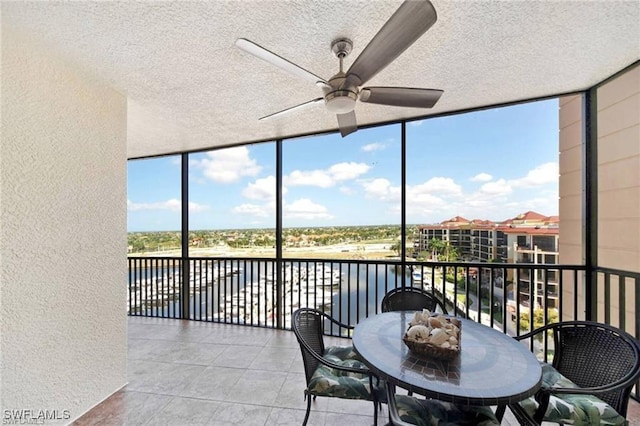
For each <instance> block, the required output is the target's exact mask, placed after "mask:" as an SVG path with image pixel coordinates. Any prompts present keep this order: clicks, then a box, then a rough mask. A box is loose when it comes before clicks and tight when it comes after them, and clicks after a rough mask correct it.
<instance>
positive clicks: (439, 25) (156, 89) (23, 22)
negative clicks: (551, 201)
mask: <svg viewBox="0 0 640 426" xmlns="http://www.w3.org/2000/svg"><path fill="white" fill-rule="evenodd" d="M400 3H401V2H400V1H397V0H393V1H390V0H384V1H370V0H366V1H356V0H351V1H342V2H338V1H325V0H313V1H304V0H295V1H286V2H285V1H224V2H223V1H205V2H200V1H199V2H148V1H144V2H133V1H127V2H102V1H100V2H6V1H3V2H2V6H1V7H2V25H3V28H4V27H5V26H7V27H8V28H10V29H11V30H13V31H19V32H20V33H22V34H24V35H26V36H28V37H31V38H32V39H34V40H36V41H38V42H40V43H43V44H44V45H45V46H47V47H48V48H49V49H50V50H51V51H53V52H56V53H57V54H59V55H61V56H62V57H63V58H65V59H66V60H67V61H69V62H70V63H73V64H75V65H76V66H78V67H80V68H81V69H83V70H84V71H86V72H88V73H91V74H93V75H96V76H97V77H98V78H100V79H102V80H105V81H107V82H109V83H110V84H112V85H113V86H114V87H115V88H116V89H117V90H118V91H120V92H122V93H123V94H125V95H126V96H127V97H128V105H129V109H128V128H129V130H128V156H129V157H130V158H135V157H142V156H150V155H158V154H164V153H172V152H179V151H183V150H196V149H203V148H208V147H214V146H225V145H233V144H238V143H246V142H252V141H261V140H269V139H275V138H277V137H286V136H292V135H300V134H308V133H313V132H320V131H327V130H333V129H336V128H337V123H336V118H335V116H333V115H331V114H330V113H328V112H327V111H325V109H324V106H323V105H322V104H317V105H316V106H314V107H313V108H310V109H306V110H304V111H301V112H299V113H297V114H292V115H289V116H285V117H282V118H279V119H273V120H270V121H261V122H259V121H258V118H259V117H261V116H264V115H267V114H270V113H272V112H276V111H279V110H281V109H284V108H287V107H290V106H293V105H296V104H299V103H302V102H305V101H307V100H310V99H313V98H316V97H318V96H321V91H320V89H318V88H317V87H315V86H314V85H313V84H309V83H308V82H306V81H304V80H301V79H298V78H296V77H294V76H290V75H289V74H287V73H285V72H283V71H281V70H280V69H278V68H275V67H273V66H270V65H269V64H267V63H265V62H263V61H261V60H259V59H257V58H255V57H253V56H251V55H249V54H247V53H245V52H243V51H241V50H239V49H238V48H236V47H235V45H234V42H235V40H236V39H237V38H239V37H244V38H248V39H250V40H252V41H254V42H256V43H258V44H260V45H262V46H264V47H266V48H268V49H269V50H271V51H273V52H275V53H278V54H279V55H281V56H284V57H285V58H287V59H289V60H291V61H292V62H295V63H297V64H298V65H300V66H302V67H303V68H306V69H308V70H309V71H311V72H313V73H315V74H318V75H320V76H322V77H325V78H330V77H331V76H332V75H333V74H335V73H336V72H337V71H338V62H337V59H335V57H334V56H333V55H332V53H331V52H330V50H329V46H330V43H331V41H332V40H333V39H335V38H338V37H348V38H350V39H351V40H353V42H354V50H353V52H352V54H351V56H350V57H349V58H347V60H346V63H345V65H346V67H348V66H349V65H350V64H351V62H352V61H353V60H354V59H355V58H356V57H357V55H358V54H359V53H360V52H361V51H362V49H363V48H364V47H365V46H366V45H367V43H368V42H369V40H371V38H372V37H373V36H374V35H375V34H376V32H377V31H378V30H379V29H380V27H381V26H382V25H383V24H384V23H385V21H386V20H387V19H388V18H389V17H390V16H391V15H392V14H393V12H394V11H395V10H396V9H397V8H398V6H399V5H400ZM433 4H434V6H435V8H436V10H437V13H438V21H437V22H436V24H435V25H434V26H433V27H432V28H431V29H430V30H429V31H428V32H427V33H426V34H425V35H424V36H423V37H422V38H420V39H419V40H418V41H417V42H416V43H415V44H414V45H413V46H412V47H410V48H409V49H408V50H407V51H406V52H405V53H403V54H402V55H401V56H400V57H399V58H398V59H397V60H396V61H395V62H393V63H392V64H391V65H389V66H388V67H387V68H386V69H384V70H383V71H382V72H380V73H379V74H378V75H377V76H375V77H374V78H373V79H372V80H371V81H369V82H368V85H371V86H408V87H425V88H437V89H443V90H444V95H443V96H442V98H441V99H440V101H439V103H438V104H437V105H436V107H435V108H433V109H431V110H422V109H414V108H398V107H385V106H378V105H372V104H364V103H358V105H357V106H356V114H357V116H358V123H359V124H361V125H363V124H368V123H380V122H386V121H393V120H398V119H403V118H411V117H420V116H425V115H428V114H437V113H442V112H447V111H456V110H462V109H467V108H473V107H479V106H487V105H494V104H498V103H503V102H511V101H517V100H523V99H530V98H535V97H542V96H548V95H554V94H560V93H567V92H572V91H577V90H582V89H585V88H588V87H590V86H593V85H594V84H596V83H598V82H600V81H601V80H603V79H604V78H606V77H608V76H610V75H611V74H613V73H615V72H617V71H619V70H621V69H622V68H624V67H626V66H628V65H630V64H632V63H634V62H635V61H637V60H638V59H639V58H640V1H638V0H633V1H592V2H584V1H491V2H488V1H464V0H463V1H437V0H434V1H433ZM347 138H348V136H347Z"/></svg>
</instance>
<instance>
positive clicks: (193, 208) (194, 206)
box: [189, 201, 209, 213]
mask: <svg viewBox="0 0 640 426" xmlns="http://www.w3.org/2000/svg"><path fill="white" fill-rule="evenodd" d="M207 210H209V206H205V205H203V204H198V203H194V202H193V201H190V202H189V211H190V212H191V213H201V212H204V211H207Z"/></svg>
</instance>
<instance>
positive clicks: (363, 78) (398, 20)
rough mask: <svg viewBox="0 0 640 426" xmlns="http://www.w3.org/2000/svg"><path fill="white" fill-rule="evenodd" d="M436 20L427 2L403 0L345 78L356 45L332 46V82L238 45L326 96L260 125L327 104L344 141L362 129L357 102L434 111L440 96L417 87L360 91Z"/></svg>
mask: <svg viewBox="0 0 640 426" xmlns="http://www.w3.org/2000/svg"><path fill="white" fill-rule="evenodd" d="M436 20H437V14H436V10H435V9H434V7H433V5H432V4H431V2H430V1H429V0H418V1H416V0H405V2H404V3H402V4H401V5H400V7H399V8H398V10H396V12H395V13H394V14H393V15H392V16H391V18H389V20H388V21H387V22H386V23H385V24H384V25H383V26H382V28H381V29H380V31H378V33H377V34H376V35H375V36H374V37H373V39H372V40H371V41H370V42H369V44H368V45H367V47H365V49H364V50H363V51H362V53H360V56H358V57H357V58H356V60H355V61H354V62H353V64H352V65H351V67H349V69H348V70H347V72H346V73H345V72H344V71H343V70H342V65H343V61H344V58H346V57H347V56H348V55H349V53H351V49H352V47H353V44H352V42H351V40H349V39H347V38H340V39H337V40H334V41H333V42H332V43H331V50H332V52H333V53H334V54H335V55H336V56H337V57H338V59H339V61H340V71H339V72H338V73H337V74H336V75H334V76H333V77H331V78H330V79H328V80H325V79H324V78H322V77H319V76H317V75H315V74H313V73H312V72H309V71H307V70H305V69H304V68H302V67H300V66H298V65H296V64H294V63H293V62H291V61H288V60H287V59H285V58H283V57H281V56H278V55H276V54H275V53H273V52H271V51H269V50H267V49H265V48H264V47H262V46H259V45H258V44H256V43H254V42H252V41H249V40H247V39H244V38H239V39H238V40H236V46H237V47H239V48H240V49H242V50H244V51H245V52H247V53H250V54H252V55H254V56H256V57H258V58H260V59H263V60H265V61H267V62H269V63H270V64H272V65H275V66H277V67H279V68H281V69H283V70H285V71H287V72H289V73H291V74H293V75H295V76H297V77H300V78H303V79H305V80H308V81H310V82H311V83H314V84H316V85H317V86H318V87H319V88H321V89H322V92H323V94H324V96H321V97H318V98H315V99H312V100H310V101H308V102H304V103H302V104H299V105H296V106H293V107H291V108H287V109H284V110H282V111H278V112H276V113H273V114H270V115H267V116H264V117H262V118H260V120H267V119H270V118H274V117H277V116H281V115H283V114H288V113H291V112H294V111H298V110H301V109H303V108H307V107H309V106H312V105H315V104H318V103H320V102H322V101H324V103H325V107H326V108H327V110H328V111H329V112H331V113H335V114H336V115H337V118H338V127H339V128H340V134H341V135H342V136H343V137H344V136H346V135H348V134H350V133H352V132H355V131H356V130H357V128H358V126H357V122H356V114H355V111H354V108H355V106H356V101H357V100H360V101H361V102H368V103H372V104H381V105H393V106H400V107H414V108H431V107H433V106H434V105H435V104H436V102H437V101H438V99H440V96H441V95H442V93H443V91H442V90H437V89H419V88H413V87H362V85H364V84H365V83H366V82H367V81H369V80H370V79H371V78H372V77H373V76H374V75H376V74H377V73H378V72H380V71H381V70H382V69H384V68H385V67H386V66H387V65H389V64H390V63H391V62H393V61H394V60H395V59H396V58H397V57H398V56H400V54H402V52H404V51H405V50H406V49H407V48H409V46H411V45H412V44H413V43H414V42H415V41H416V40H417V39H418V38H420V37H421V36H422V35H423V34H424V33H425V32H426V31H427V30H428V29H429V28H431V26H432V25H433V24H434V23H435V22H436Z"/></svg>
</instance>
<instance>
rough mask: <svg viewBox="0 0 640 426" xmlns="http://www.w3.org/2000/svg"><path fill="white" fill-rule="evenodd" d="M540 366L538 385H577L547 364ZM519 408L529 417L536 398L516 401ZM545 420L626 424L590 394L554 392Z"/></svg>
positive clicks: (585, 423) (577, 423)
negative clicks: (540, 374)
mask: <svg viewBox="0 0 640 426" xmlns="http://www.w3.org/2000/svg"><path fill="white" fill-rule="evenodd" d="M540 364H541V366H542V387H543V388H552V387H562V388H577V387H578V386H577V385H576V384H575V383H573V382H572V381H571V380H569V379H567V378H566V377H564V376H563V375H562V374H560V373H559V372H558V371H557V370H556V369H555V368H553V366H552V365H551V364H547V363H544V362H541V363H540ZM520 405H521V406H522V408H524V409H525V411H526V412H527V413H528V414H529V415H530V416H531V417H533V414H534V413H535V411H536V409H537V408H538V402H537V401H536V400H535V399H534V398H533V397H531V398H528V399H525V400H524V401H521V402H520ZM544 420H545V421H546V422H556V423H559V424H568V425H626V424H627V421H626V420H625V418H624V417H622V416H621V415H619V414H618V413H617V412H616V411H615V410H614V409H613V408H612V407H611V406H610V405H609V404H607V403H606V402H604V401H602V400H601V399H599V398H597V397H595V396H593V395H580V394H557V395H551V397H550V398H549V407H548V408H547V412H546V413H545V415H544Z"/></svg>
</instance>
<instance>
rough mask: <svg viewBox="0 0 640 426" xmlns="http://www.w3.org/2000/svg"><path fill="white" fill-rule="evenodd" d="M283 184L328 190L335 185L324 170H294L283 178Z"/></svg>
mask: <svg viewBox="0 0 640 426" xmlns="http://www.w3.org/2000/svg"><path fill="white" fill-rule="evenodd" d="M284 182H285V184H287V185H290V186H319V187H320V188H329V187H331V186H333V185H334V184H335V182H334V180H333V179H332V178H331V176H329V174H328V173H327V172H326V171H325V170H310V171H304V172H303V171H300V170H294V171H292V172H291V173H290V174H289V175H288V176H285V177H284Z"/></svg>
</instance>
